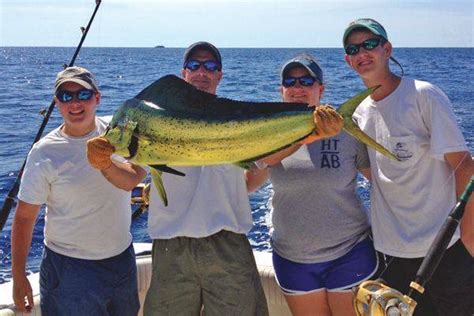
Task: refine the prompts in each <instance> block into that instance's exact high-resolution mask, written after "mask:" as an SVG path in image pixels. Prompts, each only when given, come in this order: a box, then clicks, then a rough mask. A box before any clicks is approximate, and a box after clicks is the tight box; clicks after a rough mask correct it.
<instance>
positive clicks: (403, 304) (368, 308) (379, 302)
mask: <svg viewBox="0 0 474 316" xmlns="http://www.w3.org/2000/svg"><path fill="white" fill-rule="evenodd" d="M353 304H354V309H355V311H356V314H357V315H358V316H385V315H389V316H411V315H413V312H414V310H415V307H416V302H415V301H414V300H413V299H412V298H411V297H409V296H406V295H403V294H402V293H400V292H399V291H397V290H395V289H392V288H391V287H388V286H386V285H385V284H383V283H380V282H378V281H365V282H362V284H360V285H359V286H358V287H357V288H355V289H354V301H353Z"/></svg>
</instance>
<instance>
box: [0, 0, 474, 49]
mask: <svg viewBox="0 0 474 316" xmlns="http://www.w3.org/2000/svg"><path fill="white" fill-rule="evenodd" d="M94 7H95V1H94V0H56V1H53V0H29V1H26V0H0V46H76V45H77V43H78V41H79V39H80V37H81V34H80V31H79V28H80V27H81V26H86V25H87V22H88V21H89V18H90V16H91V14H92V12H93V10H94ZM361 17H371V18H374V19H376V20H378V21H379V22H380V23H381V24H382V25H384V27H385V29H386V30H387V33H388V36H389V39H390V41H391V42H392V44H393V45H394V47H474V35H473V34H474V1H473V0H359V1H355V0H341V1H337V0H203V1H199V0H134V1H131V0H102V4H101V6H100V8H99V11H98V13H97V16H96V19H95V20H94V22H93V24H92V27H91V30H90V32H89V34H88V37H87V39H86V41H85V43H84V46H92V47H153V46H155V45H164V46H166V47H187V46H188V45H189V44H191V43H193V42H196V41H199V40H207V41H210V42H212V43H213V44H215V45H216V46H217V47H220V48H223V47H295V48H298V47H305V48H320V47H321V48H322V47H341V45H342V43H341V41H342V39H341V38H342V34H343V32H344V29H345V27H346V26H347V25H348V24H349V22H350V21H352V20H354V19H357V18H361Z"/></svg>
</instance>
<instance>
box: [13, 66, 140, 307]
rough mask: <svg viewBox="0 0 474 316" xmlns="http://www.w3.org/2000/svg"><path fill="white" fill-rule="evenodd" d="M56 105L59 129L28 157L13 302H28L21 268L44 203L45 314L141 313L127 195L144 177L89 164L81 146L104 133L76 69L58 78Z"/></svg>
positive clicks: (110, 164)
mask: <svg viewBox="0 0 474 316" xmlns="http://www.w3.org/2000/svg"><path fill="white" fill-rule="evenodd" d="M54 94H55V97H54V100H55V103H56V106H57V107H58V109H59V112H60V113H61V116H62V117H63V119H64V123H63V124H62V125H61V126H60V127H58V128H56V129H54V130H53V131H51V132H50V133H49V134H48V135H46V136H45V137H44V138H42V139H41V140H40V141H38V142H37V143H36V144H35V145H34V146H33V148H32V149H31V151H30V153H29V154H28V159H27V163H26V166H25V171H24V174H23V176H22V180H21V186H20V191H19V193H18V198H19V201H18V207H17V209H16V213H15V219H14V222H13V228H12V274H13V299H14V302H15V305H16V308H17V310H18V311H20V312H25V311H31V308H32V307H33V298H32V290H31V285H30V283H29V281H28V279H27V278H26V272H25V267H26V261H27V257H28V251H29V248H30V245H31V239H32V234H33V228H34V225H35V221H36V218H37V216H38V214H39V211H40V207H41V205H42V204H46V214H45V227H44V244H45V249H44V253H43V260H42V262H41V268H40V295H41V312H42V314H43V315H68V316H69V315H78V316H79V315H130V316H134V315H136V314H137V312H138V310H139V307H140V306H139V305H140V304H139V300H138V291H137V277H136V264H135V254H134V251H133V246H132V237H131V234H130V221H131V214H130V213H131V212H130V193H129V192H127V191H130V190H131V189H133V188H134V187H135V185H137V184H138V183H139V182H140V181H141V180H142V179H143V177H144V176H145V174H146V172H145V171H144V170H143V169H142V168H140V167H137V166H134V165H131V164H130V163H128V162H125V161H122V162H118V161H115V160H114V161H112V160H111V157H110V156H111V154H112V151H111V150H109V151H108V153H102V155H101V159H100V162H97V163H98V165H100V166H101V168H100V169H101V171H99V170H97V169H94V168H93V167H91V166H90V165H89V162H88V160H87V155H86V142H87V141H88V140H89V139H90V138H92V137H95V136H98V135H100V134H101V133H102V132H103V131H104V130H105V128H106V127H107V121H106V120H105V119H104V118H100V117H96V108H97V106H98V105H99V103H100V98H101V94H100V91H99V89H98V86H97V84H96V82H95V79H94V76H93V75H92V74H91V73H90V72H89V71H88V70H87V69H84V68H81V67H69V68H66V69H65V70H63V71H61V72H59V73H58V75H57V77H56V84H55V92H54Z"/></svg>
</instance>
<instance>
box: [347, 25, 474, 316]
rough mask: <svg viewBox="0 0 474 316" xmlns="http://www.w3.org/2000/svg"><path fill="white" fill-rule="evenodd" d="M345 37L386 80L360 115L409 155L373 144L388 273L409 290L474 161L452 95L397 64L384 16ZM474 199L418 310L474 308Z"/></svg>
mask: <svg viewBox="0 0 474 316" xmlns="http://www.w3.org/2000/svg"><path fill="white" fill-rule="evenodd" d="M343 44H344V50H345V53H346V55H345V60H346V62H347V64H348V65H349V66H350V67H351V68H352V69H353V70H355V71H356V72H357V73H358V74H359V76H360V77H361V78H362V80H363V81H364V84H365V85H366V86H367V87H373V86H377V85H380V88H379V89H377V90H376V91H375V92H373V93H372V94H371V95H370V96H369V97H367V98H366V99H365V100H364V101H363V102H362V103H361V104H360V105H359V107H358V108H357V110H356V112H355V113H354V118H355V119H356V120H357V122H358V124H359V126H360V128H361V129H362V130H363V131H364V132H366V133H367V134H368V135H369V136H371V137H372V138H374V139H375V140H376V141H377V142H379V143H380V144H382V145H383V146H384V147H386V148H388V149H389V150H391V151H392V152H394V153H395V154H396V155H397V156H398V158H400V160H401V162H397V161H392V160H390V159H388V158H386V157H383V156H382V155H379V154H377V153H376V152H375V151H373V150H371V149H369V157H370V165H371V178H372V179H371V181H372V190H371V222H372V231H373V235H374V245H375V248H376V249H377V250H378V251H379V252H381V253H383V254H385V255H386V258H387V264H388V267H387V270H386V271H385V272H384V273H383V275H382V276H381V277H382V278H383V279H385V281H387V282H388V284H389V285H390V286H391V287H394V288H396V289H397V290H400V291H402V292H404V293H406V292H407V290H408V286H409V284H410V281H412V280H414V278H415V274H416V271H417V270H418V268H419V266H420V263H421V261H422V259H423V257H424V256H425V255H426V253H427V251H428V249H429V247H430V245H431V244H432V242H433V240H434V238H435V236H436V234H437V233H438V231H439V230H440V228H441V226H442V224H443V223H444V221H445V220H446V218H447V215H448V214H449V212H450V211H451V209H452V208H453V207H454V205H455V204H456V198H457V197H458V196H459V195H460V194H461V193H462V191H463V189H464V188H465V186H466V184H467V183H468V181H469V179H470V177H471V176H472V174H473V173H474V164H473V161H472V158H471V155H470V154H469V152H468V149H467V146H466V142H465V140H464V137H463V135H462V133H461V131H460V129H459V127H458V125H457V123H456V118H455V117H454V114H453V111H452V106H451V102H450V101H449V99H448V97H447V96H446V95H445V94H444V93H443V92H442V91H441V90H440V89H439V88H438V87H436V86H434V85H432V84H430V83H428V82H424V81H420V80H414V79H410V78H406V77H403V75H402V77H400V76H397V75H396V74H395V73H393V72H392V71H391V70H390V67H389V61H390V60H394V59H393V57H392V56H391V55H392V44H391V43H390V42H389V40H388V36H387V32H386V30H385V29H384V27H383V26H382V25H381V24H380V23H378V22H377V21H375V20H373V19H369V18H363V19H358V20H355V21H353V22H352V23H350V24H349V26H348V27H347V29H346V31H345V32H344V36H343ZM395 62H396V61H395ZM473 200H474V199H471V200H470V202H469V203H468V205H467V207H466V213H465V216H464V218H463V220H462V222H461V228H460V230H459V229H458V230H457V231H456V233H455V234H454V236H453V238H452V240H451V242H450V243H449V248H448V249H447V252H446V254H445V256H444V258H443V260H442V261H441V263H440V265H439V267H438V269H437V270H436V272H435V274H434V275H433V277H432V279H431V281H430V282H429V283H428V285H427V291H425V293H424V295H423V296H422V299H421V301H420V302H418V305H417V308H416V310H415V314H416V315H472V314H473V312H474V307H473V300H472V293H474V286H473V284H474V282H473V280H474V260H473V259H472V255H473V254H474V243H473V240H474V237H473V235H474V232H473V225H474V209H473V208H474V206H473V204H474V201H473Z"/></svg>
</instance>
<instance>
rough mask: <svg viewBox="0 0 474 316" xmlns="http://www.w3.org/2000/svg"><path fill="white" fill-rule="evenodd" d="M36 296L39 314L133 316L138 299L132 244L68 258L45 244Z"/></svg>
mask: <svg viewBox="0 0 474 316" xmlns="http://www.w3.org/2000/svg"><path fill="white" fill-rule="evenodd" d="M40 296H41V313H42V314H43V315H68V316H69V315H72V316H74V315H77V316H79V315H81V316H82V315H125V316H128V315H129V316H136V315H137V313H138V310H139V308H140V302H139V300H138V285H137V267H136V263H135V253H134V251H133V246H132V245H130V247H128V248H127V249H126V250H125V251H123V252H122V253H121V254H119V255H117V256H114V257H111V258H107V259H102V260H84V259H77V258H71V257H68V256H63V255H61V254H58V253H56V252H54V251H52V250H51V249H48V248H47V247H45V248H44V252H43V260H42V262H41V268H40Z"/></svg>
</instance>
